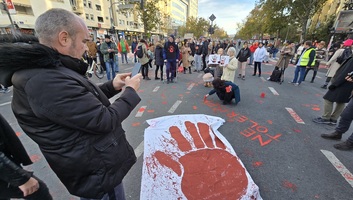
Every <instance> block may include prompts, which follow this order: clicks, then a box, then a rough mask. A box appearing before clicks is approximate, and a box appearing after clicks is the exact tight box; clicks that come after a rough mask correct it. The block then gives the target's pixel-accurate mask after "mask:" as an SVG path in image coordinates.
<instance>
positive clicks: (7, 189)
mask: <svg viewBox="0 0 353 200" xmlns="http://www.w3.org/2000/svg"><path fill="white" fill-rule="evenodd" d="M30 164H32V161H31V159H30V158H29V156H28V154H27V152H26V150H25V148H24V147H23V145H22V143H21V142H20V140H19V139H18V137H17V136H16V133H15V132H14V131H13V130H12V128H11V126H10V125H9V123H8V122H7V121H6V120H5V118H4V117H3V116H2V115H1V114H0V199H9V198H24V199H35V200H51V199H53V198H52V197H51V195H50V193H49V190H48V188H47V186H46V185H45V183H44V182H43V181H41V180H40V179H38V178H37V177H34V176H33V173H32V172H30V171H27V170H24V169H23V168H22V166H28V165H30Z"/></svg>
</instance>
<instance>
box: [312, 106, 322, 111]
mask: <svg viewBox="0 0 353 200" xmlns="http://www.w3.org/2000/svg"><path fill="white" fill-rule="evenodd" d="M311 109H312V110H315V111H320V108H318V107H314V108H311Z"/></svg>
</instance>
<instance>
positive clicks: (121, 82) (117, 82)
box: [113, 73, 131, 90]
mask: <svg viewBox="0 0 353 200" xmlns="http://www.w3.org/2000/svg"><path fill="white" fill-rule="evenodd" d="M130 76H131V73H123V74H117V75H116V76H115V77H114V80H113V87H114V89H115V90H121V89H122V88H123V87H124V86H125V80H126V77H130Z"/></svg>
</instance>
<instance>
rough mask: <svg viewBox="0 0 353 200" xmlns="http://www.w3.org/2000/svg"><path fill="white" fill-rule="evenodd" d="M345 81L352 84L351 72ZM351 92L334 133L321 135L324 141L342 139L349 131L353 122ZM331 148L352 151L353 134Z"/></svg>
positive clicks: (352, 76) (352, 74) (352, 73)
mask: <svg viewBox="0 0 353 200" xmlns="http://www.w3.org/2000/svg"><path fill="white" fill-rule="evenodd" d="M345 79H346V81H347V82H350V83H352V84H353V72H351V73H349V74H348V76H346V78H345ZM352 96H353V92H352V95H351V97H350V99H351V100H350V101H349V103H348V105H347V107H346V108H345V109H344V110H343V112H342V114H341V118H340V120H339V123H338V124H337V126H336V128H335V131H334V132H333V133H330V134H321V137H323V138H325V139H330V140H340V139H342V135H343V134H344V133H346V132H347V131H348V130H349V127H350V126H351V123H352V121H353V114H352V113H353V98H352ZM333 147H335V148H336V149H339V150H345V151H348V150H353V133H352V134H351V136H349V138H348V139H347V140H346V141H344V142H342V143H339V144H335V145H333Z"/></svg>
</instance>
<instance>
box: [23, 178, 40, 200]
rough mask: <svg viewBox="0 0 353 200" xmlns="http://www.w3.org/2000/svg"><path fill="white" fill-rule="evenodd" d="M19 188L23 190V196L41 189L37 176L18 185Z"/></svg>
mask: <svg viewBox="0 0 353 200" xmlns="http://www.w3.org/2000/svg"><path fill="white" fill-rule="evenodd" d="M18 188H20V190H21V191H22V192H23V196H24V197H26V196H28V195H31V194H33V193H34V192H36V191H37V190H38V189H39V183H38V181H37V180H36V179H35V178H33V177H31V178H30V179H29V180H28V181H27V182H26V183H25V184H23V185H20V186H18Z"/></svg>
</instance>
